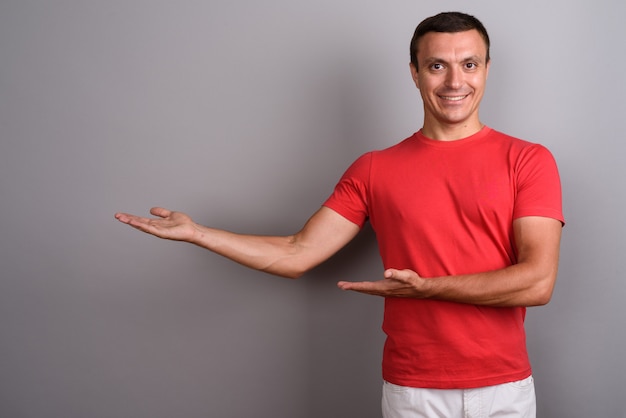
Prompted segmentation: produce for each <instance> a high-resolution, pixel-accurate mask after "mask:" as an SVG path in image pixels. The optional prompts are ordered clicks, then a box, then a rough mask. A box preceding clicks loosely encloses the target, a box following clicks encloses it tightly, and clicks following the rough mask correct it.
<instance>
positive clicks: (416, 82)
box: [409, 62, 420, 89]
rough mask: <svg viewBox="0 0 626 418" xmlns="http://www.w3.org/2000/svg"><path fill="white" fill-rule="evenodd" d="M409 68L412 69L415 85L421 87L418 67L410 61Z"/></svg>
mask: <svg viewBox="0 0 626 418" xmlns="http://www.w3.org/2000/svg"><path fill="white" fill-rule="evenodd" d="M409 69H410V70H411V78H413V82H414V83H415V87H417V88H418V89H419V88H420V83H419V77H418V73H417V68H415V65H413V63H412V62H411V63H409Z"/></svg>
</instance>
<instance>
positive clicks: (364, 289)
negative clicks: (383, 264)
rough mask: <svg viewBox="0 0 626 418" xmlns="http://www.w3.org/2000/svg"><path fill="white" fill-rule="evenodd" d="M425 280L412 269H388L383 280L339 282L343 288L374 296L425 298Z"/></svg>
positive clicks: (339, 285)
mask: <svg viewBox="0 0 626 418" xmlns="http://www.w3.org/2000/svg"><path fill="white" fill-rule="evenodd" d="M425 284H426V282H425V280H424V279H423V278H421V277H420V276H419V275H418V274H417V273H416V272H414V271H412V270H396V269H387V270H385V273H384V278H383V280H378V281H374V282H345V281H341V282H339V283H337V286H338V287H339V288H340V289H341V290H352V291H355V292H360V293H365V294H368V295H374V296H383V297H404V298H406V297H410V298H418V299H421V298H424V297H426V296H427V295H426V294H425V292H424V291H425V288H424V285H425Z"/></svg>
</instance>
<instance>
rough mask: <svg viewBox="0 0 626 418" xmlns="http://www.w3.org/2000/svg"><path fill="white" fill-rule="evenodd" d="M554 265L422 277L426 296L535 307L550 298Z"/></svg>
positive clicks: (524, 265) (466, 301)
mask: <svg viewBox="0 0 626 418" xmlns="http://www.w3.org/2000/svg"><path fill="white" fill-rule="evenodd" d="M556 274H557V271H556V266H555V267H546V268H537V267H536V266H533V265H529V264H525V263H520V264H515V265H512V266H510V267H507V268H504V269H501V270H495V271H490V272H484V273H477V274H468V275H462V276H448V277H438V278H432V279H424V280H423V282H422V284H423V294H424V296H425V297H427V298H429V299H439V300H448V301H453V302H462V303H470V304H475V305H489V306H536V305H545V304H546V303H548V302H549V301H550V298H551V296H552V291H553V288H554V283H555V280H556Z"/></svg>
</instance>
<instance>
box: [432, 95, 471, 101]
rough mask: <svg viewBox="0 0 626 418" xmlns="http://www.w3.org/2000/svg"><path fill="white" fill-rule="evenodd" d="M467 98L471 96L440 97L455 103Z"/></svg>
mask: <svg viewBox="0 0 626 418" xmlns="http://www.w3.org/2000/svg"><path fill="white" fill-rule="evenodd" d="M467 96H469V94H466V95H464V96H439V97H440V98H442V99H443V100H451V101H453V102H458V101H459V100H463V99H465V98H466V97H467Z"/></svg>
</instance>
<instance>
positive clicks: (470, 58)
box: [424, 55, 485, 65]
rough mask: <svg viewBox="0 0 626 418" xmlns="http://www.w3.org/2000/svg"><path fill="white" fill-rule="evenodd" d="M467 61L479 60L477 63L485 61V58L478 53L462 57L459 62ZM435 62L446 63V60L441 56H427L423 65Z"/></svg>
mask: <svg viewBox="0 0 626 418" xmlns="http://www.w3.org/2000/svg"><path fill="white" fill-rule="evenodd" d="M469 61H476V62H479V63H483V62H485V60H484V59H483V58H482V57H481V56H480V55H470V56H469V57H466V58H463V59H462V60H461V61H459V62H469ZM435 62H442V63H444V64H448V61H446V60H445V59H443V58H437V57H428V58H426V59H424V65H429V64H433V63H435Z"/></svg>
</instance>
